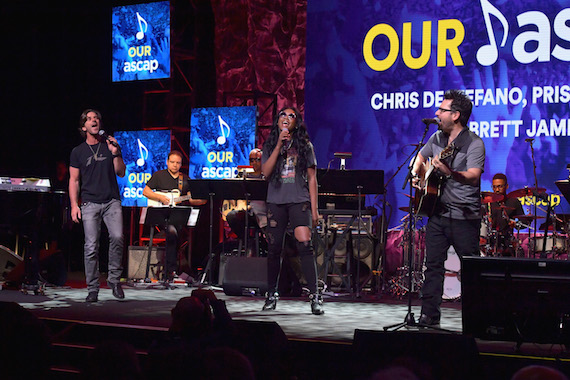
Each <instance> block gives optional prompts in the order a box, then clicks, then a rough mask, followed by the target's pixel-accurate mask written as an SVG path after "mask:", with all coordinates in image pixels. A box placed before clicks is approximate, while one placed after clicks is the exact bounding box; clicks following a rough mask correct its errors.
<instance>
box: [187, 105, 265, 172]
mask: <svg viewBox="0 0 570 380" xmlns="http://www.w3.org/2000/svg"><path fill="white" fill-rule="evenodd" d="M256 125H257V107H256V106H248V107H211V108H194V109H193V110H192V114H191V119H190V127H191V130H190V164H189V173H188V175H189V176H190V178H193V179H201V178H210V179H222V178H235V177H236V176H237V167H238V166H240V165H249V152H250V151H251V150H252V149H253V148H254V147H255V130H256Z"/></svg>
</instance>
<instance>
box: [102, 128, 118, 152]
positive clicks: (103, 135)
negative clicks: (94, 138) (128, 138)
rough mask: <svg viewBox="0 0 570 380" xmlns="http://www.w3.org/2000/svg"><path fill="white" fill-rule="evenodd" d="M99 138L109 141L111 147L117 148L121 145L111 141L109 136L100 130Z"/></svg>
mask: <svg viewBox="0 0 570 380" xmlns="http://www.w3.org/2000/svg"><path fill="white" fill-rule="evenodd" d="M99 136H101V137H103V138H104V139H105V140H107V141H110V142H111V145H113V146H116V147H117V148H118V147H119V144H117V143H116V142H115V141H111V140H109V135H108V134H107V133H106V132H105V131H104V130H102V129H100V130H99Z"/></svg>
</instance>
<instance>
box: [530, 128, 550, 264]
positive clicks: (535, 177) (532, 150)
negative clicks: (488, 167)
mask: <svg viewBox="0 0 570 380" xmlns="http://www.w3.org/2000/svg"><path fill="white" fill-rule="evenodd" d="M528 142H529V143H530V156H531V158H532V171H533V174H534V189H535V191H536V190H537V189H538V177H537V176H536V161H535V160H534V147H533V146H532V143H533V142H534V139H530V140H529V141H528ZM533 195H534V194H533ZM536 201H537V197H536V195H535V196H534V207H533V208H534V211H533V214H534V216H536V212H537V205H536ZM537 222H538V219H537V218H534V238H533V243H532V255H533V257H534V256H535V254H536V225H537ZM544 242H546V234H545V235H544Z"/></svg>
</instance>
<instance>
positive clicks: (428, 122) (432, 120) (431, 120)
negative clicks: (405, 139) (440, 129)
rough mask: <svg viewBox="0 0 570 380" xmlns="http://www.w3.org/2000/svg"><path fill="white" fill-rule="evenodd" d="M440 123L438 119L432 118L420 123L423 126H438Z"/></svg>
mask: <svg viewBox="0 0 570 380" xmlns="http://www.w3.org/2000/svg"><path fill="white" fill-rule="evenodd" d="M440 122H441V120H440V119H439V117H434V118H433V119H422V123H424V124H425V125H430V124H439V123H440Z"/></svg>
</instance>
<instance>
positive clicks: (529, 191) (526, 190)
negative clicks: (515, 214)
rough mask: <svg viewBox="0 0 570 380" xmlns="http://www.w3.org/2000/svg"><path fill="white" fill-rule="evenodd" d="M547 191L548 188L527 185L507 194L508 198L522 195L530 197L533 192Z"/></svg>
mask: <svg viewBox="0 0 570 380" xmlns="http://www.w3.org/2000/svg"><path fill="white" fill-rule="evenodd" d="M535 192H536V193H538V194H541V193H545V192H546V189H545V188H544V187H525V188H522V189H518V190H513V191H511V192H510V193H508V194H507V198H520V197H529V196H531V195H533V193H535Z"/></svg>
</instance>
